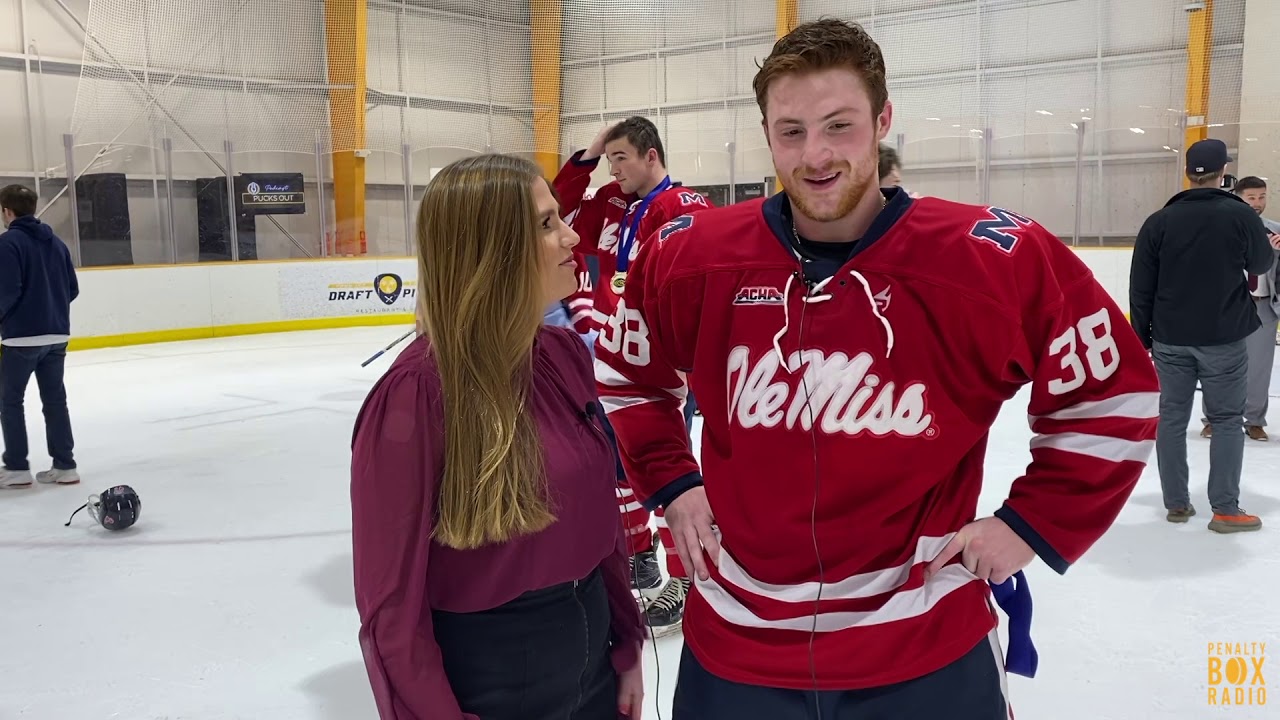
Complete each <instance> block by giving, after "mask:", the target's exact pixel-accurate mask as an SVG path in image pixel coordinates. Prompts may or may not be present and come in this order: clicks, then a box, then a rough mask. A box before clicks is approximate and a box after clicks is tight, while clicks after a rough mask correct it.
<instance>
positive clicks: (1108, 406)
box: [1027, 392, 1160, 425]
mask: <svg viewBox="0 0 1280 720" xmlns="http://www.w3.org/2000/svg"><path fill="white" fill-rule="evenodd" d="M1158 417H1160V393H1158V392H1141V393H1125V394H1123V395H1116V396H1115V397H1109V398H1105V399H1103V400H1091V401H1089V402H1082V403H1078V404H1076V405H1072V406H1071V407H1068V408H1063V409H1061V410H1058V411H1057V412H1053V413H1049V414H1048V415H1028V416H1027V422H1028V423H1029V424H1032V425H1034V424H1035V422H1036V421H1037V420H1042V419H1043V420H1093V419H1097V418H1136V419H1139V420H1150V419H1152V418H1158Z"/></svg>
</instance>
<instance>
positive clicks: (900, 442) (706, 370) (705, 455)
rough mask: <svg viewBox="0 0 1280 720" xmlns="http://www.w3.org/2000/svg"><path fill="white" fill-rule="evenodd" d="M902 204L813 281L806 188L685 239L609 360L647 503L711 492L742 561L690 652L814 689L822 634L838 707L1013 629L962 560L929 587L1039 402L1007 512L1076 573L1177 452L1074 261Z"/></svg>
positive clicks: (1119, 318) (727, 548)
mask: <svg viewBox="0 0 1280 720" xmlns="http://www.w3.org/2000/svg"><path fill="white" fill-rule="evenodd" d="M889 195H890V197H892V198H893V200H892V201H891V202H889V206H888V207H887V208H886V210H885V212H884V213H882V215H881V219H880V220H878V221H877V226H887V227H884V229H883V232H882V234H880V235H879V236H878V237H876V238H869V239H870V240H871V243H870V245H869V246H867V247H866V248H865V249H863V250H861V251H859V252H857V253H856V254H854V255H853V257H852V259H850V260H848V261H847V262H846V263H845V264H844V265H843V266H841V267H840V269H839V270H838V271H837V272H836V273H835V274H834V275H832V276H830V278H829V279H828V280H825V281H822V282H819V283H816V284H815V285H814V286H813V287H809V286H808V285H806V282H805V280H804V279H803V276H802V275H801V271H800V268H801V263H800V262H799V260H798V258H797V255H796V254H795V253H794V252H793V249H792V245H791V244H790V242H789V240H788V239H787V238H788V237H789V236H790V233H791V223H790V220H789V217H790V216H789V208H788V206H787V199H786V196H785V195H778V196H775V197H773V198H771V199H769V200H767V201H765V200H756V201H750V202H746V203H740V204H737V205H734V206H732V207H726V208H719V209H714V210H710V211H707V212H703V213H699V214H696V215H689V216H685V217H681V218H679V219H677V220H676V221H673V222H672V223H670V224H668V225H666V226H665V227H663V228H661V229H660V230H659V231H658V233H657V235H656V236H655V237H654V238H651V239H650V240H649V241H648V243H647V244H646V246H645V248H644V249H643V250H642V251H641V253H640V257H639V258H638V261H637V262H636V264H635V266H634V269H633V271H632V275H631V278H630V281H629V282H628V284H627V288H626V293H625V295H624V298H623V302H621V303H620V304H619V305H618V307H617V309H616V311H615V313H614V318H613V323H615V324H616V325H617V326H618V327H621V328H623V329H624V330H625V335H624V337H623V341H622V343H621V344H620V349H619V351H617V352H614V353H609V352H605V351H603V350H598V351H597V361H596V363H597V367H596V378H597V382H598V385H599V388H600V393H601V398H602V404H603V406H604V408H605V409H606V411H607V412H608V414H609V420H610V422H611V423H612V424H613V427H614V429H615V431H616V432H617V436H618V441H619V445H620V449H621V452H622V458H623V462H624V465H625V469H626V472H627V477H628V478H629V479H630V481H631V483H632V487H633V488H634V490H635V492H636V494H637V496H639V497H640V498H641V499H642V500H643V501H644V502H645V504H646V505H647V506H649V507H653V506H655V505H656V504H658V503H665V502H666V501H668V500H669V499H670V498H671V497H672V496H673V495H674V494H675V493H676V492H678V491H679V490H680V489H683V488H688V487H690V486H693V485H696V484H697V483H698V482H702V483H704V484H705V489H706V493H707V498H708V501H709V503H710V506H711V510H712V512H713V514H714V516H715V522H716V524H717V526H718V532H719V535H720V540H721V545H722V547H721V552H720V554H719V557H717V558H713V559H712V560H713V561H714V564H715V566H713V565H712V563H710V562H709V563H708V570H710V571H711V578H710V579H709V580H707V581H701V580H698V579H697V578H696V577H695V578H694V591H693V592H692V593H691V594H690V596H689V599H688V604H687V607H686V614H685V620H684V635H685V640H686V642H687V643H688V645H689V647H690V650H691V651H692V652H694V653H695V655H696V657H697V658H698V659H699V660H700V661H701V662H702V663H703V665H704V666H705V667H706V668H707V669H708V670H709V671H710V672H712V673H714V674H716V675H718V676H720V677H723V678H725V679H728V680H731V681H736V682H742V683H753V684H762V685H769V686H784V687H789V688H798V689H808V688H811V687H813V679H812V678H811V675H810V662H809V658H810V655H809V652H810V649H809V643H810V634H811V630H812V628H814V627H815V626H816V636H815V638H814V643H813V653H814V661H815V665H816V674H817V685H818V687H819V688H822V689H852V688H862V687H869V686H880V685H885V684H889V683H895V682H899V681H903V680H908V679H911V678H916V677H920V676H922V675H924V674H926V673H929V672H931V671H934V670H937V669H939V668H941V667H943V666H945V665H947V664H948V663H950V662H952V661H954V660H956V659H957V658H959V657H960V656H962V655H963V654H964V653H965V652H967V651H969V650H970V649H972V648H973V647H974V646H975V645H977V643H979V642H980V641H982V640H983V639H984V637H986V636H987V635H988V634H989V633H990V631H991V630H992V629H993V628H994V627H995V626H996V623H997V616H996V615H995V613H994V611H993V610H992V606H991V602H990V594H991V593H990V589H989V587H988V584H987V583H986V582H985V581H982V580H980V579H978V578H977V577H976V576H975V575H973V574H972V573H970V572H969V571H967V570H966V569H965V568H964V566H963V564H961V563H960V558H959V557H957V558H956V560H955V561H954V562H953V563H951V564H949V565H948V566H947V567H946V568H944V569H943V570H942V571H941V572H939V573H938V574H937V575H935V576H934V577H933V578H932V579H930V580H929V581H927V582H926V581H925V580H924V577H923V574H924V569H925V567H927V565H928V563H929V562H930V561H931V560H932V559H933V558H935V557H936V556H937V555H938V554H939V553H940V551H941V550H942V549H943V547H945V546H946V544H947V543H948V541H949V540H950V539H951V538H952V537H953V536H954V534H955V533H956V532H957V531H958V530H960V529H961V528H962V527H963V526H964V525H966V524H967V523H969V522H971V521H973V520H974V519H975V515H976V512H977V502H978V497H979V492H980V490H981V487H982V482H983V470H984V467H983V466H984V462H985V455H986V451H987V444H988V433H989V430H990V428H991V425H992V423H993V422H994V420H995V419H996V416H997V413H998V412H999V410H1000V408H1001V405H1002V404H1003V403H1004V402H1005V401H1007V400H1009V399H1010V398H1012V397H1013V396H1014V395H1015V393H1017V392H1018V391H1019V390H1020V389H1021V388H1023V387H1024V386H1026V385H1027V384H1030V385H1031V389H1030V407H1029V422H1030V424H1031V429H1032V431H1033V432H1034V439H1033V440H1032V441H1031V447H1030V450H1031V456H1032V462H1031V464H1030V466H1029V467H1028V468H1027V469H1026V474H1025V475H1023V476H1022V477H1020V478H1018V479H1017V480H1016V481H1015V482H1014V484H1013V488H1012V491H1011V493H1010V495H1009V497H1008V499H1007V501H1006V503H1005V505H1004V506H1003V507H1002V508H1001V509H1000V510H999V511H997V513H996V516H997V517H1000V518H1001V519H1002V520H1004V521H1005V522H1006V523H1008V524H1009V525H1010V526H1011V527H1012V528H1013V529H1014V530H1015V531H1016V532H1017V533H1018V534H1019V535H1020V536H1021V537H1023V538H1024V539H1026V540H1027V542H1028V544H1029V545H1031V546H1032V547H1033V548H1034V549H1035V550H1036V551H1037V553H1038V554H1039V555H1040V557H1041V558H1042V559H1043V560H1044V561H1045V562H1046V563H1047V564H1049V565H1050V566H1052V567H1053V568H1054V569H1055V570H1056V571H1058V572H1060V573H1061V572H1065V571H1066V569H1067V566H1068V565H1069V564H1070V563H1071V562H1074V561H1075V560H1077V559H1078V558H1080V557H1081V555H1082V554H1083V553H1084V552H1085V551H1086V550H1087V549H1088V548H1089V547H1090V546H1091V545H1092V544H1093V543H1094V542H1095V541H1097V540H1098V538H1099V537H1100V536H1101V535H1102V534H1103V533H1104V532H1105V531H1106V530H1107V528H1108V527H1109V526H1110V525H1111V523H1112V522H1113V520H1114V519H1115V517H1116V515H1117V514H1118V513H1119V511H1120V509H1121V507H1122V506H1123V504H1124V503H1125V501H1126V499H1127V498H1128V497H1129V495H1130V493H1131V492H1132V490H1133V488H1134V486H1135V484H1136V483H1137V480H1138V477H1139V475H1140V473H1141V472H1142V469H1143V467H1144V465H1145V463H1146V462H1147V460H1148V457H1149V455H1150V452H1151V450H1152V448H1153V444H1154V437H1155V429H1156V423H1157V410H1158V387H1157V381H1156V375H1155V371H1154V368H1153V366H1152V363H1151V360H1150V359H1149V357H1148V355H1147V353H1146V351H1145V350H1144V349H1143V347H1142V345H1141V343H1140V342H1139V341H1138V338H1137V336H1136V335H1135V334H1134V332H1133V331H1132V329H1131V328H1130V326H1129V324H1128V323H1127V322H1126V321H1125V318H1124V315H1123V313H1122V312H1121V311H1120V309H1119V308H1118V307H1117V305H1116V303H1115V302H1114V301H1113V300H1112V298H1111V297H1110V296H1108V294H1107V293H1106V291H1105V290H1104V289H1103V288H1102V287H1101V286H1100V285H1099V284H1098V283H1097V282H1096V280H1095V279H1094V277H1093V275H1092V274H1091V272H1090V271H1089V269H1088V268H1087V267H1086V266H1085V265H1084V264H1083V263H1082V262H1081V260H1080V259H1079V258H1078V257H1077V256H1076V255H1075V254H1074V253H1073V252H1072V251H1071V250H1070V249H1069V248H1067V247H1066V246H1064V245H1063V244H1062V243H1061V242H1060V241H1059V240H1058V239H1057V238H1055V237H1054V236H1053V235H1051V234H1050V233H1049V232H1047V231H1046V230H1045V229H1043V228H1042V227H1041V226H1039V225H1037V224H1036V223H1034V222H1033V221H1031V220H1029V219H1027V218H1024V217H1021V216H1019V215H1017V214H1015V213H1012V212H1008V211H1006V210H1002V209H999V208H990V207H977V206H970V205H961V204H957V203H953V202H948V201H944V200H940V199H936V198H921V199H918V200H912V199H909V198H907V197H906V196H905V193H894V192H892V191H891V192H890V193H889ZM894 213H897V214H898V215H897V217H896V219H893V217H892V216H893V214H894ZM686 378H688V379H689V381H690V382H691V383H692V390H693V392H694V394H695V395H696V396H697V398H698V405H699V407H700V408H701V409H702V414H703V421H704V425H703V437H702V454H701V464H702V471H701V478H700V477H699V467H698V462H697V461H695V459H694V457H693V456H692V455H691V454H690V450H689V446H688V443H687V441H686V439H685V438H686V436H685V429H684V421H683V418H682V417H681V413H680V403H681V400H682V398H683V396H684V394H685V392H686V391H687V388H686V385H685V383H686ZM806 399H807V401H806ZM811 522H812V525H811ZM815 546H816V547H817V551H818V552H820V554H821V559H820V561H819V557H818V556H817V555H816V554H815ZM820 583H821V584H820ZM815 603H816V607H815ZM815 614H816V617H815Z"/></svg>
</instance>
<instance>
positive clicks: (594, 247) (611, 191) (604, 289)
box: [553, 151, 711, 342]
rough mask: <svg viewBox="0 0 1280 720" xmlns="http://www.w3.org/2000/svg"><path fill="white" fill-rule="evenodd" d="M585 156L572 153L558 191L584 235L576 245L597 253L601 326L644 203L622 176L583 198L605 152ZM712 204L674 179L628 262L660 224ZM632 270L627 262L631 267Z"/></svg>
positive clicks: (649, 211) (649, 212) (645, 220)
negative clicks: (627, 232)
mask: <svg viewBox="0 0 1280 720" xmlns="http://www.w3.org/2000/svg"><path fill="white" fill-rule="evenodd" d="M581 158H582V151H578V152H577V153H575V154H574V155H573V157H571V158H569V161H568V162H566V163H565V164H564V167H563V168H561V169H560V173H559V174H558V175H556V179H555V182H554V183H553V184H554V185H555V188H556V194H557V195H559V200H560V213H561V215H562V216H564V218H565V220H566V222H568V223H569V225H570V226H572V227H573V230H574V232H576V233H578V237H579V238H581V243H580V244H579V245H578V247H577V251H578V252H581V253H586V254H589V255H595V256H596V257H597V258H598V264H599V268H600V274H599V277H598V279H597V282H596V290H595V297H594V304H595V311H594V317H595V319H596V322H597V325H598V326H601V325H603V321H604V319H605V318H608V317H609V316H610V315H612V314H613V309H614V308H615V307H616V306H617V303H618V300H619V299H620V296H619V295H618V294H617V293H615V292H614V291H613V290H612V289H611V288H610V280H611V279H612V278H613V274H614V273H615V272H617V270H618V246H619V241H620V240H622V238H623V235H624V228H625V227H626V226H628V225H629V223H630V222H631V221H632V220H633V219H634V218H633V217H632V213H633V212H635V211H637V210H638V209H639V207H638V206H639V205H640V201H641V198H638V197H636V196H635V195H628V194H626V193H624V192H622V188H621V187H620V186H619V185H618V183H617V182H611V183H609V184H608V185H605V186H604V187H602V188H600V189H599V190H598V191H596V193H595V194H594V195H593V196H591V197H590V198H586V199H583V196H584V195H585V194H586V192H587V188H588V187H589V186H590V185H591V173H593V172H595V169H596V166H598V165H599V164H600V158H595V159H594V160H588V161H586V162H583V161H582V160H581ZM710 207H711V203H710V201H708V200H707V199H706V198H705V197H703V196H702V194H701V193H699V192H697V191H695V190H692V189H690V188H687V187H684V186H682V185H679V184H672V185H671V187H669V188H667V189H666V190H663V191H662V192H661V193H659V194H658V195H657V196H656V197H654V199H653V201H652V202H650V203H649V205H648V206H647V207H646V208H645V211H644V215H643V216H641V217H640V221H639V228H638V230H637V232H636V239H635V241H634V242H632V243H631V247H630V252H629V253H628V265H629V266H630V265H632V264H634V263H635V259H636V256H637V254H638V253H639V252H640V247H641V246H642V245H643V244H644V241H645V239H646V238H648V237H649V236H650V235H652V234H653V233H654V231H656V230H657V229H658V228H660V227H662V226H663V225H665V224H666V223H667V222H668V221H670V220H672V219H673V218H675V217H678V216H680V215H684V214H686V213H692V212H697V211H698V210H706V209H708V208H710ZM624 221H625V222H624ZM630 270H631V267H628V268H627V271H628V272H630ZM610 337H611V335H610V334H608V333H605V332H603V329H602V337H601V340H602V341H604V342H608V341H609V339H610Z"/></svg>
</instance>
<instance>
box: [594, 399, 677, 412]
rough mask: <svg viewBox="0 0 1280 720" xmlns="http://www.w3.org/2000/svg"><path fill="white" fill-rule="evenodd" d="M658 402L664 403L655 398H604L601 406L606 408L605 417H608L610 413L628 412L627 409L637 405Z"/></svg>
mask: <svg viewBox="0 0 1280 720" xmlns="http://www.w3.org/2000/svg"><path fill="white" fill-rule="evenodd" d="M656 402H662V398H655V397H640V398H637V397H629V398H620V397H602V398H600V406H601V407H603V408H604V414H605V415H608V414H609V413H615V412H618V411H619V410H626V409H627V408H629V407H635V406H636V405H645V404H648V403H656Z"/></svg>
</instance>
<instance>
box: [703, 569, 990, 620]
mask: <svg viewBox="0 0 1280 720" xmlns="http://www.w3.org/2000/svg"><path fill="white" fill-rule="evenodd" d="M694 582H695V583H697V585H698V593H699V595H700V596H701V597H702V599H703V600H704V601H705V602H706V603H707V605H709V606H710V607H711V610H712V611H713V612H714V613H715V614H717V615H719V616H720V617H721V618H723V619H724V620H725V621H726V622H729V623H732V624H734V625H738V626H740V627H751V628H761V629H766V630H795V631H799V632H809V631H811V630H814V628H815V626H816V629H817V632H821V633H827V632H839V631H841V630H849V629H851V628H855V627H866V626H869V625H882V624H886V623H893V622H898V621H901V620H906V619H909V618H914V617H919V616H921V615H924V614H925V613H927V612H929V610H931V609H932V608H933V606H934V605H937V604H938V602H939V601H940V600H942V598H944V597H946V596H947V595H950V594H951V593H952V592H955V591H956V590H958V589H960V588H962V587H964V586H965V585H968V584H969V583H973V582H980V581H979V580H978V578H977V577H976V576H975V575H974V574H973V573H971V572H969V571H968V570H966V569H965V567H964V566H963V565H960V564H953V565H948V566H946V567H945V568H943V569H942V570H939V571H938V574H936V575H934V576H933V578H932V579H930V580H929V581H928V582H927V583H926V584H924V585H922V586H921V587H918V588H915V589H913V590H907V591H904V592H900V593H898V594H896V595H894V596H893V597H891V598H889V600H887V601H886V602H885V603H884V605H881V606H880V607H879V608H878V609H876V610H870V611H864V612H829V613H818V615H817V618H816V621H815V618H814V615H813V612H812V610H813V607H812V605H804V604H801V605H797V606H796V612H797V613H802V614H801V615H799V616H798V617H793V618H786V619H782V620H765V619H763V618H761V617H759V616H757V615H756V614H755V613H752V612H751V611H750V610H748V609H747V608H746V607H744V606H743V605H742V603H740V602H738V601H737V600H735V599H734V597H733V596H732V595H730V594H729V593H728V592H727V591H726V590H725V589H724V588H723V587H721V586H720V585H719V584H718V583H716V581H715V580H714V579H711V578H709V579H707V580H700V579H698V578H697V577H696V576H695V577H694ZM822 595H823V599H824V600H825V599H827V594H826V592H823V593H822Z"/></svg>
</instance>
